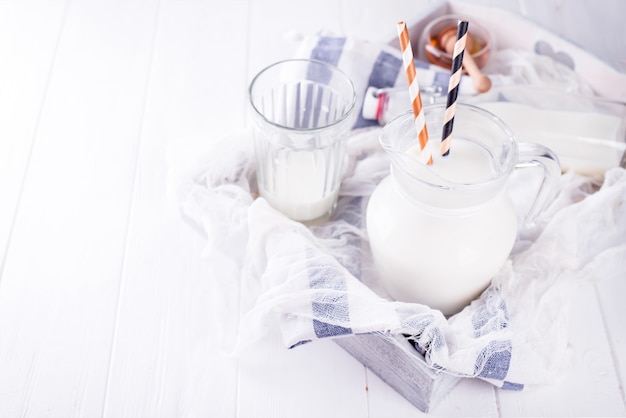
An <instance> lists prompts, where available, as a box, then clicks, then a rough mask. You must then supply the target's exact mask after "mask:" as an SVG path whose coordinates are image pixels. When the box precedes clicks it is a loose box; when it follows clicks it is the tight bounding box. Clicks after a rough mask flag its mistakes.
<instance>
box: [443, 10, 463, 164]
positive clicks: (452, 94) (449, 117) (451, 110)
mask: <svg viewBox="0 0 626 418" xmlns="http://www.w3.org/2000/svg"><path fill="white" fill-rule="evenodd" d="M468 26H469V23H468V21H467V20H459V23H458V25H457V31H456V42H455V43H454V52H453V53H452V70H451V75H450V81H449V83H448V100H447V102H446V113H445V114H444V118H443V132H442V134H441V147H440V153H441V155H443V156H446V155H448V154H449V153H450V142H451V141H452V128H453V127H454V114H455V112H456V101H457V98H458V96H459V83H460V82H461V72H462V67H463V53H464V52H465V43H466V41H467V28H468Z"/></svg>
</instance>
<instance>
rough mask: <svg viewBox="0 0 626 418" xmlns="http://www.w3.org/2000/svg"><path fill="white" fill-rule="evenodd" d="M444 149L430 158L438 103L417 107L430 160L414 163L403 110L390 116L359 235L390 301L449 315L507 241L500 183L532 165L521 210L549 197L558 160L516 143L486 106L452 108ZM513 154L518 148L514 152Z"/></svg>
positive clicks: (495, 264) (478, 288) (488, 272)
mask: <svg viewBox="0 0 626 418" xmlns="http://www.w3.org/2000/svg"><path fill="white" fill-rule="evenodd" d="M457 106H458V107H457V114H456V117H455V125H454V131H453V139H452V145H451V150H450V154H449V155H448V156H446V157H442V156H440V155H438V151H437V150H438V146H439V140H438V138H441V135H440V129H438V128H439V127H441V126H443V112H444V110H445V106H444V105H432V106H425V107H424V112H425V115H426V121H427V127H428V128H429V134H430V140H429V142H428V146H429V147H431V152H432V155H433V164H432V165H430V166H426V165H424V164H423V163H421V162H420V160H419V153H420V151H419V147H418V146H417V145H416V144H417V140H416V138H417V133H416V131H415V125H414V123H413V116H412V114H410V113H409V114H405V115H402V116H400V117H399V118H397V119H395V120H394V121H392V122H390V123H389V124H388V125H387V126H386V127H385V128H384V129H383V132H382V134H381V139H380V141H381V144H382V146H383V148H384V149H385V150H386V151H387V152H388V154H389V156H390V158H391V173H390V175H389V176H388V177H387V178H386V179H384V180H383V181H382V182H381V183H380V184H379V185H378V187H377V188H376V190H375V191H374V193H373V194H372V196H371V198H370V201H369V205H368V209H367V231H368V235H369V240H370V246H371V250H372V255H373V258H374V262H375V265H376V269H377V273H378V275H379V278H380V280H381V283H382V284H383V286H384V287H385V289H386V290H387V291H388V293H389V294H390V295H391V296H392V297H393V298H394V299H396V300H400V301H405V302H416V303H421V304H426V305H429V306H430V307H432V308H435V309H439V310H441V311H442V313H444V314H445V315H452V314H454V313H457V312H459V311H460V310H461V309H462V308H463V307H464V306H466V305H467V304H469V303H470V302H471V301H472V300H473V299H475V298H476V297H477V296H479V295H480V293H481V292H482V291H483V290H484V289H485V288H486V287H487V286H488V285H489V283H490V281H491V279H492V277H493V276H494V275H495V274H496V273H497V271H498V270H499V269H500V268H501V267H502V265H503V264H504V263H505V261H506V259H507V257H508V255H509V253H510V251H511V249H512V247H513V244H514V242H515V239H516V234H517V229H518V225H517V214H516V211H515V209H514V207H513V205H512V203H511V201H510V198H509V195H508V194H507V193H506V190H505V184H506V180H507V179H508V177H509V175H510V174H511V172H512V171H513V170H514V169H515V168H516V167H526V166H538V167H541V168H542V169H543V173H544V181H543V183H542V184H543V185H542V187H541V188H540V189H539V190H538V192H537V198H536V200H535V202H534V204H533V205H532V208H531V210H530V213H529V214H528V216H529V217H530V218H532V217H534V216H535V215H536V214H537V212H538V211H540V210H541V209H542V206H543V204H544V202H545V201H546V200H547V197H548V196H549V195H550V194H551V193H553V191H554V188H555V185H556V183H557V182H556V181H555V180H556V179H557V178H558V176H559V175H560V167H559V164H558V159H557V158H556V156H555V155H554V153H553V152H552V151H550V150H549V149H547V148H545V147H542V146H540V145H536V144H533V145H532V146H526V145H519V146H518V144H517V143H516V141H515V138H514V136H513V134H512V133H511V131H510V129H508V127H506V125H504V123H502V122H501V121H500V120H499V119H497V118H496V117H495V116H493V115H492V114H490V113H489V112H487V111H485V110H483V109H479V108H476V107H473V106H470V105H461V104H458V105H457ZM520 150H521V151H520Z"/></svg>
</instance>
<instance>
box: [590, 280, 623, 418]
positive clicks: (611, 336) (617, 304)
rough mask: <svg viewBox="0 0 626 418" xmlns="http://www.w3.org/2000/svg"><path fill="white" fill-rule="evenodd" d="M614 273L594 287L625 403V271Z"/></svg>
mask: <svg viewBox="0 0 626 418" xmlns="http://www.w3.org/2000/svg"><path fill="white" fill-rule="evenodd" d="M615 273H616V274H615V275H614V276H613V277H611V278H598V282H597V283H596V289H597V292H598V299H599V302H600V310H601V311H602V314H603V317H604V326H605V327H606V331H607V336H608V340H609V344H610V349H611V355H612V358H613V361H614V363H615V372H616V373H617V378H618V379H619V390H620V392H621V395H622V401H623V402H624V403H625V404H626V395H625V390H624V387H625V386H626V354H625V353H626V327H625V326H624V318H626V304H625V303H624V295H626V273H624V271H621V272H615ZM624 410H626V406H624ZM624 415H626V412H625V413H624Z"/></svg>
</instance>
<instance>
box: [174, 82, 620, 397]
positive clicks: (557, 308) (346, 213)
mask: <svg viewBox="0 0 626 418" xmlns="http://www.w3.org/2000/svg"><path fill="white" fill-rule="evenodd" d="M396 76H397V75H396ZM370 78H371V77H370ZM380 129H381V128H379V127H376V126H374V127H370V128H369V129H360V130H356V131H354V134H353V136H352V137H351V138H350V140H349V146H348V150H349V164H348V166H347V169H346V172H345V175H344V179H343V183H342V187H341V190H340V197H339V203H338V208H337V210H336V212H335V214H334V216H333V218H332V219H331V220H330V221H328V222H327V223H325V224H324V225H321V226H315V227H310V228H309V227H305V226H304V225H302V224H300V223H298V222H294V221H291V220H290V219H288V218H286V217H285V216H283V215H282V214H280V213H278V212H277V211H275V210H274V209H272V208H271V207H270V206H269V205H268V204H267V202H266V201H265V200H264V199H263V198H256V199H255V196H256V177H255V162H254V156H253V149H254V147H253V144H252V140H251V136H250V134H249V133H248V132H246V131H242V132H240V133H237V134H233V135H231V136H229V137H227V138H225V139H224V140H222V141H220V142H219V146H217V147H212V148H210V149H204V148H203V145H200V144H207V143H209V142H210V141H209V140H208V139H207V138H199V139H198V140H197V141H195V140H188V141H186V142H183V141H180V142H176V143H174V146H173V147H172V149H171V150H170V153H169V165H170V172H169V180H170V183H171V184H170V186H171V187H172V188H173V190H175V191H176V192H177V196H178V198H179V200H180V203H181V207H182V212H183V214H184V217H185V218H186V219H189V220H191V221H192V223H193V224H195V225H197V226H199V227H200V228H201V229H202V231H203V232H204V233H205V234H206V236H207V240H208V245H207V249H206V256H207V258H208V259H209V261H210V263H209V265H210V268H211V272H210V276H211V280H213V281H214V283H215V285H216V288H215V291H214V292H213V295H212V297H213V298H214V299H213V300H212V301H208V302H209V303H212V304H213V306H214V307H215V318H216V321H217V322H219V323H220V324H221V325H222V326H223V327H222V330H223V335H222V338H223V339H224V342H225V344H226V345H229V346H231V347H234V348H235V349H237V350H240V349H243V347H244V346H253V344H254V342H255V341H258V340H259V339H260V338H262V337H263V335H264V333H265V332H266V331H267V330H268V329H269V328H270V327H278V328H279V329H280V331H281V334H282V337H283V339H284V343H285V345H286V346H287V347H296V346H298V345H300V344H304V343H308V342H311V341H314V340H317V339H321V338H346V337H349V336H350V335H351V334H360V333H372V332H381V333H391V334H396V335H404V336H407V335H408V336H411V337H412V341H414V342H415V349H416V350H417V352H419V353H421V354H422V355H423V356H424V360H425V362H426V363H427V364H429V365H431V366H432V367H435V368H438V369H442V370H443V371H445V372H447V373H451V374H455V375H460V376H466V377H477V378H481V379H484V380H486V381H489V382H491V383H493V384H494V385H496V386H498V387H502V388H504V389H512V390H521V389H523V388H524V387H525V386H527V385H532V384H541V383H546V382H549V381H552V380H553V379H554V378H555V373H557V371H558V370H559V366H560V363H561V362H562V361H563V359H564V358H565V356H564V352H565V350H566V347H567V329H568V323H567V322H568V312H569V308H568V299H569V298H568V296H569V294H570V292H571V290H572V289H573V288H574V286H576V284H577V283H579V282H580V280H588V279H595V278H603V277H608V276H611V275H615V274H623V272H624V271H626V262H625V261H624V260H626V238H625V237H626V202H625V200H626V171H625V170H624V169H622V168H613V169H611V170H609V171H607V172H606V173H605V178H604V181H603V183H602V184H601V186H600V187H599V184H598V182H597V181H594V180H592V179H589V178H585V177H581V176H577V175H574V174H566V175H563V176H562V177H561V179H560V192H559V194H558V196H557V197H556V198H555V199H554V201H552V202H551V205H550V207H549V208H548V209H547V210H546V211H545V212H544V213H543V214H542V215H541V216H540V217H539V219H537V222H536V224H535V225H534V226H533V227H532V228H528V229H524V230H522V231H520V238H519V239H518V242H517V243H516V247H515V250H514V252H513V254H512V255H511V257H510V258H509V260H508V262H507V263H506V264H505V265H504V266H503V267H502V269H501V270H500V272H499V273H498V274H497V276H496V277H494V279H493V281H492V284H491V285H490V287H489V288H488V289H487V290H485V292H484V293H483V294H482V295H481V296H480V298H479V299H477V300H475V301H473V302H472V303H471V305H469V306H467V307H466V308H465V309H464V310H463V311H461V312H460V313H458V314H456V315H454V316H452V317H450V318H448V319H446V318H445V317H444V316H443V315H442V314H441V312H439V311H437V310H433V309H431V308H429V307H427V306H423V305H419V304H412V303H400V302H395V301H392V300H391V299H389V298H388V297H387V296H386V294H385V292H384V290H383V289H381V288H380V286H379V285H378V282H377V277H376V271H375V268H374V266H373V264H372V261H371V257H370V253H369V245H368V239H367V231H366V229H365V223H364V216H365V210H366V206H367V201H368V197H369V196H370V195H371V193H372V191H373V190H374V188H375V187H376V185H377V184H378V183H379V182H380V181H381V180H382V179H383V178H384V177H385V176H387V175H388V172H389V164H390V161H389V159H388V158H387V156H386V155H385V154H384V152H383V151H382V149H381V148H380V146H379V144H378V141H377V139H378V134H379V131H380ZM527 183H528V178H526V175H524V174H520V175H516V176H514V177H512V178H511V181H510V184H509V187H510V191H511V194H512V197H513V200H514V202H517V203H519V202H524V201H525V200H526V198H525V194H528V193H532V190H527V189H528V187H527ZM598 187H599V189H598ZM519 210H520V212H521V211H523V209H521V208H520V209H519ZM239 313H241V316H240V315H239ZM598 326H601V324H598Z"/></svg>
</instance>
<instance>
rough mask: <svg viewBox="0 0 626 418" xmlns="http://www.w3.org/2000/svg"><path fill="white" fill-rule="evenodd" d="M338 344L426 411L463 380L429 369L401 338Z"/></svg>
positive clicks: (368, 337)
mask: <svg viewBox="0 0 626 418" xmlns="http://www.w3.org/2000/svg"><path fill="white" fill-rule="evenodd" d="M334 342H335V343H336V344H337V345H339V346H340V347H341V348H343V349H344V350H345V351H347V352H348V353H349V354H350V355H351V356H352V357H354V358H355V359H357V360H358V361H359V362H361V363H362V364H363V365H364V366H365V367H367V368H368V369H369V370H371V371H372V372H374V374H376V375H377V376H378V377H379V378H380V379H382V380H383V381H384V382H385V383H387V384H388V385H389V386H390V387H392V388H393V389H394V390H395V391H396V392H398V393H399V394H400V395H401V396H403V397H404V398H405V399H406V400H408V401H409V402H410V403H411V404H413V405H414V406H415V407H417V408H418V409H419V410H420V411H422V412H429V411H430V410H431V409H432V408H433V407H434V406H436V405H437V404H438V403H439V402H440V401H441V400H442V399H443V398H444V397H445V396H446V395H447V394H448V393H449V392H450V391H451V390H452V388H453V387H454V386H455V385H456V384H457V383H458V382H459V381H460V380H461V377H458V376H453V375H450V374H446V373H444V372H441V371H439V370H435V369H433V368H431V367H429V366H428V365H427V364H426V362H425V360H424V358H423V357H422V356H421V355H420V354H419V353H418V352H417V351H416V350H415V348H413V347H412V346H411V344H410V343H409V342H408V341H406V340H404V339H402V338H401V337H399V336H393V335H391V334H382V333H371V334H358V335H350V336H347V337H342V338H336V339H334Z"/></svg>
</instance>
